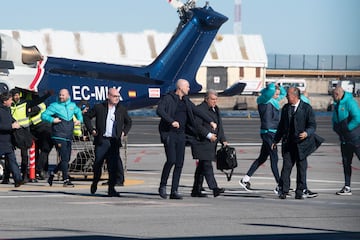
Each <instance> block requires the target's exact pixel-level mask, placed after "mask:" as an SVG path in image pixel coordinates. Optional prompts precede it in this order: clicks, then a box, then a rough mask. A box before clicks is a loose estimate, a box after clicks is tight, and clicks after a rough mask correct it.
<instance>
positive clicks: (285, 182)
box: [279, 143, 308, 195]
mask: <svg viewBox="0 0 360 240" xmlns="http://www.w3.org/2000/svg"><path fill="white" fill-rule="evenodd" d="M283 148H284V149H285V150H284V151H283V167H282V170H281V177H280V181H279V188H280V191H281V192H283V193H288V192H289V189H290V175H291V171H292V168H293V167H294V165H295V164H296V191H295V194H296V195H302V193H303V190H304V189H306V188H307V186H306V169H307V165H308V164H307V159H306V158H305V159H299V153H298V147H297V144H296V143H292V144H291V143H289V144H288V146H286V147H284V146H283Z"/></svg>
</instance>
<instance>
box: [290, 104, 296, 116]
mask: <svg viewBox="0 0 360 240" xmlns="http://www.w3.org/2000/svg"><path fill="white" fill-rule="evenodd" d="M294 113H295V106H291V115H294Z"/></svg>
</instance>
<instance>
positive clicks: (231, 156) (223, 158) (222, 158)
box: [216, 145, 238, 181]
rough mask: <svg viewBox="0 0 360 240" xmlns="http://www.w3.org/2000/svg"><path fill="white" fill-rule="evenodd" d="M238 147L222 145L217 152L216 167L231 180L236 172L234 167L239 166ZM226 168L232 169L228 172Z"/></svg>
mask: <svg viewBox="0 0 360 240" xmlns="http://www.w3.org/2000/svg"><path fill="white" fill-rule="evenodd" d="M237 165H238V164H237V158H236V149H235V148H234V147H230V146H228V145H227V146H222V147H221V148H220V149H219V150H217V152H216V168H217V169H218V170H220V171H222V172H223V173H225V175H226V178H227V180H228V181H230V180H231V176H232V174H233V172H234V168H236V167H237ZM224 170H231V171H230V172H226V171H224Z"/></svg>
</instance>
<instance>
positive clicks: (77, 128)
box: [73, 116, 82, 137]
mask: <svg viewBox="0 0 360 240" xmlns="http://www.w3.org/2000/svg"><path fill="white" fill-rule="evenodd" d="M73 121H74V122H75V121H77V118H76V117H75V116H74V117H73ZM73 135H74V136H75V137H81V136H82V130H81V124H79V125H74V130H73Z"/></svg>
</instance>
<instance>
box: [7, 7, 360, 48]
mask: <svg viewBox="0 0 360 240" xmlns="http://www.w3.org/2000/svg"><path fill="white" fill-rule="evenodd" d="M167 1H168V0H101V1H89V0H61V1H49V0H36V1H23V0H4V1H2V2H1V4H0V6H1V11H0V29H10V30H41V29H53V30H65V31H92V32H132V33H136V32H143V31H144V30H155V31H157V32H166V33H168V32H173V31H174V30H175V28H176V26H177V23H178V15H177V12H176V10H175V9H173V8H172V7H171V6H170V4H168V3H167ZM185 1H186V0H183V2H185ZM205 2H206V1H205V0H198V1H197V6H204V5H205ZM209 2H210V6H211V7H212V8H213V9H214V10H216V11H218V12H220V13H222V14H224V15H225V16H227V17H228V18H229V20H228V21H227V22H226V23H225V24H224V25H223V26H222V28H221V29H220V31H219V33H222V34H231V33H233V22H234V0H209ZM359 10H360V1H359V0H242V1H241V26H242V27H241V30H242V31H241V33H242V34H259V35H261V36H262V38H263V41H264V44H265V49H266V52H267V53H268V54H324V55H360V14H359Z"/></svg>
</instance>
